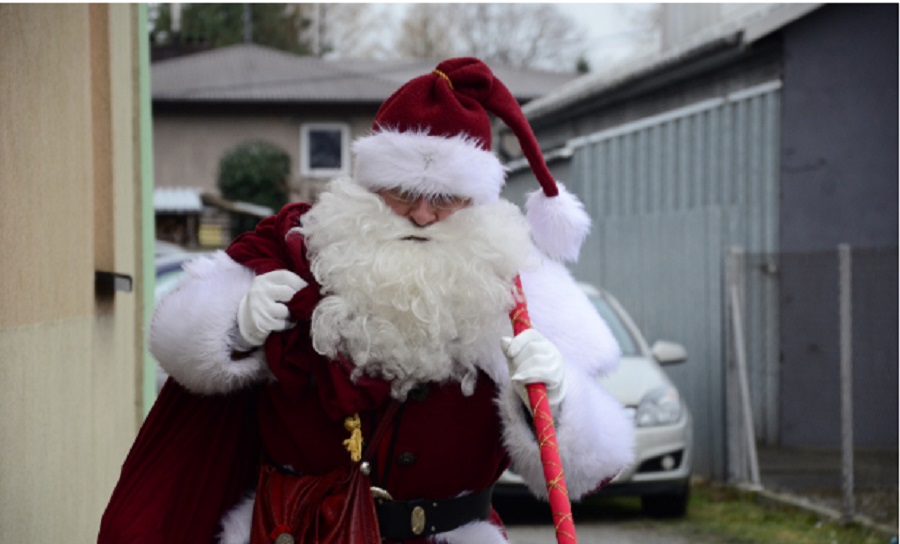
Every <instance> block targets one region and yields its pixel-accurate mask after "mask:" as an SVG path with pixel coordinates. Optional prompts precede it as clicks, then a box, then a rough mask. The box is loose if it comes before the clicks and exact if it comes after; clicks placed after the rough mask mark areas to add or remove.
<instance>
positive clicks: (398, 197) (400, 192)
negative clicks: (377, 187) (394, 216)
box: [379, 187, 472, 211]
mask: <svg viewBox="0 0 900 544" xmlns="http://www.w3.org/2000/svg"><path fill="white" fill-rule="evenodd" d="M379 193H380V194H381V195H383V196H386V197H388V198H390V199H391V200H393V201H394V202H396V203H398V204H401V205H404V206H412V205H413V204H415V203H416V202H418V201H419V199H425V201H426V202H427V203H428V205H429V206H431V207H432V208H435V209H437V210H441V211H456V210H459V209H462V208H465V207H466V206H468V205H469V204H470V203H471V202H472V199H471V198H466V197H462V196H458V195H445V194H436V195H424V194H422V193H416V192H413V191H407V190H405V189H401V188H399V187H394V188H393V189H382V190H381V191H379Z"/></svg>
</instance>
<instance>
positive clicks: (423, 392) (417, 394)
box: [409, 383, 428, 402]
mask: <svg viewBox="0 0 900 544" xmlns="http://www.w3.org/2000/svg"><path fill="white" fill-rule="evenodd" d="M409 398H411V399H413V400H414V401H416V402H422V401H423V400H425V399H427V398H428V384H424V383H423V384H419V385H417V386H415V387H414V388H412V389H411V390H410V391H409Z"/></svg>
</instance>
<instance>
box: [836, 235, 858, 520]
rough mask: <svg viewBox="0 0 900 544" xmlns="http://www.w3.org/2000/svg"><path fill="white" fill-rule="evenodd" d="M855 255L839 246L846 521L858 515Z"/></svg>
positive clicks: (843, 509)
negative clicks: (855, 449)
mask: <svg viewBox="0 0 900 544" xmlns="http://www.w3.org/2000/svg"><path fill="white" fill-rule="evenodd" d="M851 264H852V259H851V253H850V246H849V245H848V244H840V245H839V246H838V271H839V286H838V289H839V291H838V292H839V297H840V328H841V332H840V341H841V468H842V474H843V478H842V485H841V488H842V491H843V508H842V513H843V517H844V521H850V520H852V519H853V517H854V515H855V514H856V504H855V499H854V497H853V493H854V489H853V487H854V483H853V334H852V331H853V328H852V327H853V313H852V311H853V307H852V284H851V280H852V274H851Z"/></svg>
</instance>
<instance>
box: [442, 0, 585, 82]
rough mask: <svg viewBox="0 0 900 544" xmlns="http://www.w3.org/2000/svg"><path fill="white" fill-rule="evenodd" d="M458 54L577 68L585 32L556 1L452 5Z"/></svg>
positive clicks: (530, 65)
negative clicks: (576, 62)
mask: <svg viewBox="0 0 900 544" xmlns="http://www.w3.org/2000/svg"><path fill="white" fill-rule="evenodd" d="M453 12H454V17H453V20H455V21H456V25H455V33H456V34H457V36H458V42H457V43H458V44H459V45H460V46H461V50H460V53H461V54H465V55H473V56H477V57H480V58H483V59H487V60H492V61H496V62H499V63H503V64H507V65H510V66H520V67H523V68H534V67H539V66H543V67H559V66H567V67H569V68H574V66H575V60H576V59H577V57H578V56H579V55H580V54H581V52H582V51H581V50H580V48H581V47H582V45H583V43H584V38H585V32H584V29H582V28H580V27H579V26H578V25H577V23H576V22H574V21H572V20H571V19H570V18H569V17H568V16H566V15H565V14H563V13H562V12H561V11H559V9H558V8H557V7H556V6H555V5H553V4H454V5H453Z"/></svg>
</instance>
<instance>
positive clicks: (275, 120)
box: [153, 109, 375, 200]
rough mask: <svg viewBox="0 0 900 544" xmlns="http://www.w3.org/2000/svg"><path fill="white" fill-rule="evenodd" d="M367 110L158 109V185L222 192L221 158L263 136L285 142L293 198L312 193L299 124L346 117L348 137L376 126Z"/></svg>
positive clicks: (155, 139) (281, 144) (155, 133)
mask: <svg viewBox="0 0 900 544" xmlns="http://www.w3.org/2000/svg"><path fill="white" fill-rule="evenodd" d="M374 116H375V110H374V109H373V110H372V111H371V112H370V113H369V114H368V115H357V116H352V117H349V118H348V117H347V116H346V114H343V115H336V116H332V117H328V116H322V117H319V116H314V115H310V116H306V117H303V118H300V117H298V116H297V115H287V114H284V115H282V114H274V115H273V114H254V113H253V112H252V111H241V112H229V113H209V114H207V113H181V114H178V113H156V114H154V117H153V144H154V156H155V159H154V174H155V178H156V179H155V183H156V186H157V187H197V188H200V189H203V190H204V191H211V192H215V193H218V188H217V186H216V179H217V177H218V171H219V161H220V160H221V159H222V157H223V156H224V155H225V153H227V152H228V151H230V150H231V149H232V148H234V147H235V146H237V145H239V144H241V143H243V142H246V141H247V140H253V139H262V140H265V141H268V142H270V143H272V144H275V145H277V146H279V147H281V148H282V149H283V150H284V151H286V152H287V153H288V154H289V155H290V157H291V170H292V174H291V180H290V182H291V188H292V199H293V200H307V199H309V197H310V193H309V191H308V186H307V184H306V182H307V181H320V182H321V181H324V180H305V179H302V178H301V177H300V173H299V172H300V127H301V125H302V124H303V123H309V122H328V123H332V122H346V123H348V124H349V125H350V131H351V135H350V139H351V141H352V139H353V138H354V137H356V136H360V135H362V134H364V133H365V132H366V131H367V130H369V128H370V127H371V125H372V118H373V117H374Z"/></svg>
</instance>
